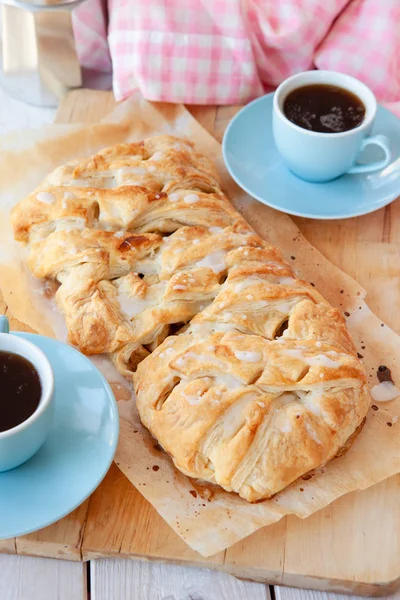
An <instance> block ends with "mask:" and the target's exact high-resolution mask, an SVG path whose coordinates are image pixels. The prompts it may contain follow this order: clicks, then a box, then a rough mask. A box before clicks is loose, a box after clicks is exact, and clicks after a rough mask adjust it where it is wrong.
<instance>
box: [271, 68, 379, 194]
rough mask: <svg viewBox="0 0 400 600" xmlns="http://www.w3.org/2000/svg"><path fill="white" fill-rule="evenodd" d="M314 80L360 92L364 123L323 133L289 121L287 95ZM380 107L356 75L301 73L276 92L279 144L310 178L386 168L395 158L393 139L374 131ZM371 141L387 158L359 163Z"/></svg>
mask: <svg viewBox="0 0 400 600" xmlns="http://www.w3.org/2000/svg"><path fill="white" fill-rule="evenodd" d="M313 84H314V85H315V84H328V85H335V86H338V87H341V88H344V89H345V90H348V91H349V92H352V93H353V94H355V95H356V96H358V98H359V99H360V100H361V101H362V102H363V104H364V106H365V116H364V119H363V121H362V123H361V124H360V125H359V126H358V127H355V128H354V129H350V130H348V131H343V132H339V133H320V132H317V131H310V130H308V129H303V128H302V127H299V126H298V125H296V124H295V123H292V121H289V119H288V118H287V117H286V116H285V114H284V112H283V105H284V102H285V99H286V97H287V96H288V94H289V93H290V92H292V91H293V90H295V89H297V88H299V87H303V86H305V85H313ZM376 108H377V104H376V99H375V96H374V94H373V93H372V91H371V90H370V89H369V88H368V87H367V86H366V85H364V84H363V83H362V82H361V81H358V79H355V78H354V77H350V76H349V75H344V74H343V73H336V72H335V71H306V72H304V73H298V74H297V75H293V76H292V77H289V78H288V79H286V80H285V81H284V82H283V83H281V85H280V86H279V87H278V89H277V90H276V92H275V95H274V104H273V119H272V123H273V134H274V140H275V144H276V147H277V149H278V151H279V153H280V154H281V156H282V159H283V161H284V163H285V164H286V166H287V167H288V168H289V169H290V170H291V171H292V172H293V173H294V174H295V175H297V176H298V177H300V178H301V179H305V180H306V181H312V182H324V181H330V180H331V179H335V178H336V177H339V176H340V175H343V174H344V173H350V174H355V173H367V172H370V171H377V170H379V169H383V168H385V167H386V166H387V165H388V164H389V162H390V160H391V152H390V141H389V139H388V138H387V137H385V136H384V135H370V132H371V129H372V125H373V123H374V119H375V115H376ZM370 144H374V145H377V146H379V147H380V148H381V149H382V150H383V152H384V155H385V156H384V158H383V159H382V160H378V161H375V162H371V163H368V164H356V163H357V159H358V157H359V156H360V154H361V153H362V151H363V150H364V148H366V146H368V145H370Z"/></svg>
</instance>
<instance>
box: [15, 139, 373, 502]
mask: <svg viewBox="0 0 400 600" xmlns="http://www.w3.org/2000/svg"><path fill="white" fill-rule="evenodd" d="M12 222H13V226H14V232H15V237H16V239H17V240H18V241H20V242H22V243H23V244H25V245H26V246H27V250H28V252H27V257H28V258H27V263H28V266H29V269H30V270H31V272H32V273H33V275H34V276H35V277H37V278H40V279H42V280H44V281H45V282H47V283H50V284H51V286H50V287H51V289H56V292H55V300H56V302H57V305H58V307H59V309H60V310H61V312H62V313H63V315H64V317H65V319H66V323H67V329H68V335H69V341H70V342H71V343H72V344H74V345H76V346H77V347H78V348H79V349H80V350H81V351H82V352H84V353H85V354H89V355H90V354H101V353H107V354H109V355H110V356H111V358H112V360H113V361H114V363H115V364H116V366H117V368H118V369H119V371H120V372H121V373H122V374H123V375H125V376H126V377H128V378H131V379H133V382H134V385H135V391H136V394H137V408H138V411H139V415H140V418H141V420H142V422H143V424H144V425H145V426H146V427H147V428H148V429H149V431H150V432H151V433H152V435H153V436H154V437H156V438H157V440H158V441H159V442H160V444H161V445H162V446H163V448H164V449H165V450H166V452H168V453H169V455H170V456H171V458H172V460H173V462H174V464H175V465H176V467H177V468H178V469H179V470H180V471H182V472H183V473H185V474H186V475H188V476H190V477H194V478H198V479H202V480H205V481H209V482H212V483H216V484H218V485H220V486H222V487H223V488H224V489H225V490H227V491H233V492H237V493H238V494H240V496H241V497H243V498H245V499H246V500H248V501H251V502H254V501H258V500H262V499H265V498H268V497H270V496H272V495H273V494H276V493H277V492H279V491H280V490H282V489H283V488H284V487H286V486H287V485H289V484H290V483H291V482H293V481H294V480H295V479H297V478H298V477H299V476H301V475H304V474H305V473H307V472H309V471H310V470H312V469H314V468H316V467H318V466H320V465H322V464H325V463H326V462H327V461H329V460H330V459H332V458H333V457H334V456H336V455H337V454H338V453H340V451H341V449H343V448H345V447H346V443H347V441H348V440H349V439H352V437H351V436H352V435H353V434H354V432H356V430H358V428H359V427H360V425H361V423H362V422H363V420H364V418H365V415H366V412H367V410H368V406H369V401H370V399H369V394H368V389H367V385H366V377H365V373H364V370H363V368H362V365H361V363H360V361H359V360H358V358H357V355H356V353H355V350H354V346H353V344H352V341H351V339H350V337H349V334H348V332H347V329H346V325H345V322H344V319H343V317H342V315H341V314H340V312H339V311H338V310H337V309H334V308H332V307H331V306H330V305H329V304H328V302H326V300H324V298H323V297H322V296H321V295H320V294H319V293H318V292H317V291H316V290H315V288H314V287H312V286H311V285H310V284H309V283H307V282H306V281H302V280H300V279H298V278H297V277H296V275H295V274H294V273H293V271H292V269H291V268H290V266H289V265H288V264H287V263H286V262H285V261H284V259H283V257H282V255H281V253H280V252H279V250H277V249H276V248H275V247H273V246H271V245H270V244H268V243H267V242H266V241H264V240H262V239H261V238H260V237H259V236H258V235H256V233H255V232H254V231H253V230H252V229H251V227H250V226H249V225H248V224H247V223H246V222H245V221H244V219H243V218H242V217H241V216H240V215H239V214H238V213H237V212H236V211H235V210H234V209H233V207H232V206H231V204H230V203H229V201H228V200H227V198H226V197H225V196H224V194H223V192H222V190H221V188H220V185H219V181H218V176H217V173H216V171H215V168H214V166H213V164H212V163H211V162H210V161H209V160H208V159H207V158H206V157H204V156H202V155H200V154H198V153H196V152H195V150H194V147H193V145H192V144H191V143H190V142H188V141H185V140H180V139H177V138H173V137H171V136H160V137H155V138H150V139H148V140H145V141H144V142H141V143H135V144H120V145H118V146H114V147H112V148H106V149H105V150H102V151H101V152H99V153H98V154H96V155H95V156H93V157H91V158H89V159H85V160H82V161H75V162H74V163H73V164H69V165H66V166H64V167H60V168H58V169H56V170H55V171H54V172H53V173H51V174H50V175H49V176H48V177H47V179H46V180H45V181H44V182H43V184H42V185H41V186H40V187H39V188H38V189H36V190H35V191H34V192H33V193H32V194H31V195H30V196H28V197H27V198H26V199H25V200H23V201H22V202H21V203H20V204H18V206H16V207H15V209H14V210H13V212H12Z"/></svg>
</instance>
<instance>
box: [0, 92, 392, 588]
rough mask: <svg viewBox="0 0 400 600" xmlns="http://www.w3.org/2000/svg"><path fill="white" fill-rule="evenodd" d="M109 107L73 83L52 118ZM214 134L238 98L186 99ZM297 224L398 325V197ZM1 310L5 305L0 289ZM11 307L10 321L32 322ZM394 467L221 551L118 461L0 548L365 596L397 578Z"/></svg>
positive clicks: (106, 98)
mask: <svg viewBox="0 0 400 600" xmlns="http://www.w3.org/2000/svg"><path fill="white" fill-rule="evenodd" d="M114 106H115V103H114V100H113V97H112V95H111V94H110V93H108V92H93V91H86V90H80V91H74V92H71V93H70V94H69V95H68V96H67V97H66V98H65V99H64V101H63V102H62V104H61V105H60V108H59V111H58V114H57V118H56V121H57V122H62V123H73V122H74V123H75V122H95V121H97V120H99V119H101V118H102V117H104V116H105V115H106V114H107V113H108V112H109V111H110V110H112V108H113V107H114ZM189 110H190V111H191V112H192V114H193V116H195V117H196V118H197V119H198V120H199V121H200V123H201V124H202V125H203V127H205V128H206V129H208V131H210V132H211V133H212V134H213V135H215V137H217V139H221V136H222V133H223V131H224V129H225V127H226V125H227V124H228V122H229V120H230V119H231V118H232V116H233V115H234V114H235V113H236V112H237V110H238V107H222V108H218V109H216V108H214V107H189ZM296 223H297V224H298V226H299V227H300V229H301V230H302V232H303V233H304V235H305V236H306V237H307V238H308V240H309V241H310V242H311V243H312V244H314V246H316V247H317V248H318V249H319V250H320V251H321V252H322V253H323V254H325V256H327V258H329V259H330V260H331V261H332V262H333V263H335V264H336V265H337V266H339V267H340V268H342V269H343V270H344V271H346V272H347V273H349V274H350V275H352V276H353V277H355V278H356V279H357V280H358V281H359V282H360V284H361V285H363V286H364V287H365V289H366V290H367V292H368V303H369V305H370V307H371V308H372V310H374V312H375V313H376V314H378V315H379V316H380V317H381V318H382V319H383V320H384V321H385V322H386V323H387V324H388V325H389V326H391V327H392V328H393V329H394V330H395V331H396V332H397V333H399V334H400V269H399V265H400V260H399V259H400V251H399V248H400V199H399V200H398V201H397V202H394V203H393V204H391V205H390V206H387V207H386V208H383V209H381V210H379V211H378V212H376V213H373V214H371V215H366V216H364V217H359V218H357V219H349V220H345V221H331V222H329V221H312V220H308V219H296ZM0 313H7V306H6V305H5V303H4V301H3V300H2V297H1V292H0ZM9 316H10V320H11V327H12V328H13V329H22V330H28V328H26V327H25V326H24V325H23V324H22V323H19V322H18V321H16V320H15V319H13V318H12V315H9ZM399 532H400V476H395V477H392V478H390V479H388V480H386V481H384V482H382V483H380V484H378V485H376V486H374V487H372V488H369V489H368V490H366V491H364V492H359V493H352V494H348V495H346V496H344V497H342V498H341V499H339V500H338V501H336V502H335V503H333V504H331V505H330V506H328V507H327V508H325V509H324V510H321V511H320V512H318V513H316V514H314V515H313V516H311V517H309V518H308V519H306V520H301V519H297V518H296V517H288V518H285V519H282V520H281V521H280V522H279V523H277V524H276V525H272V526H270V527H265V528H263V529H261V530H259V531H258V532H256V533H255V534H253V535H251V536H250V537H248V538H246V539H245V540H243V541H241V542H239V543H237V544H235V545H234V546H232V547H231V548H229V549H228V550H226V551H225V552H221V553H219V554H217V555H215V556H213V557H210V558H207V559H206V558H203V557H201V556H200V555H198V554H197V553H196V552H194V551H193V550H191V549H190V548H189V547H187V546H186V545H185V544H184V542H182V541H181V540H180V538H179V537H178V536H177V535H176V534H175V533H174V532H173V531H172V529H170V528H169V526H168V525H167V524H166V523H165V522H164V521H163V519H162V518H161V517H160V516H159V515H158V514H157V513H156V511H155V510H154V509H153V507H152V506H151V505H150V504H149V503H148V502H147V501H146V500H145V499H144V498H143V497H142V496H141V495H140V493H139V492H138V491H137V490H136V489H135V488H134V487H133V486H132V485H131V484H130V482H129V481H128V479H127V478H126V477H125V476H124V475H123V474H122V473H121V472H120V471H119V469H118V468H117V467H116V465H115V464H114V465H113V466H112V468H111V469H110V471H109V473H108V475H107V476H106V478H105V480H104V481H103V483H102V484H101V485H100V486H99V488H98V489H97V490H96V491H95V492H94V494H93V495H92V496H91V498H90V499H89V500H87V501H86V502H85V503H84V504H83V505H82V506H80V507H79V508H78V509H76V510H75V511H74V512H73V513H71V514H70V515H68V516H67V517H65V518H64V519H62V520H61V521H59V522H58V523H55V524H53V525H51V526H50V527H47V528H45V529H42V530H41V531H38V532H36V533H33V534H30V535H27V536H22V537H19V538H15V539H12V540H5V541H0V551H1V552H8V553H18V554H31V555H35V556H46V557H53V558H64V559H71V560H88V559H90V558H95V557H100V556H105V557H113V556H115V557H116V556H119V557H121V556H122V557H124V556H125V557H135V558H141V559H144V560H161V561H172V562H175V563H180V564H186V565H196V566H204V567H208V568H215V569H222V570H225V571H228V572H229V573H232V574H233V575H236V576H238V577H242V578H246V579H254V580H256V581H262V582H267V583H271V584H281V585H282V584H283V585H289V586H297V587H305V588H314V589H320V590H330V591H339V592H347V593H354V594H363V595H381V596H382V595H388V594H390V593H392V592H393V591H394V590H395V589H396V588H397V587H399V586H400V535H399Z"/></svg>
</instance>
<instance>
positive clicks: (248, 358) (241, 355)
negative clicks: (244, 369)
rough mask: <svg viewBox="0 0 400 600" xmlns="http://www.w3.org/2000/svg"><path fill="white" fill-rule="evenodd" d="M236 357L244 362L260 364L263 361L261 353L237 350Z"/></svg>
mask: <svg viewBox="0 0 400 600" xmlns="http://www.w3.org/2000/svg"><path fill="white" fill-rule="evenodd" d="M234 355H235V356H236V358H237V359H238V360H241V361H244V362H253V363H255V362H259V361H260V360H261V359H262V354H261V352H251V351H247V350H235V351H234Z"/></svg>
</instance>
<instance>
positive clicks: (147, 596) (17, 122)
mask: <svg viewBox="0 0 400 600" xmlns="http://www.w3.org/2000/svg"><path fill="white" fill-rule="evenodd" d="M54 116H55V110H52V109H42V108H36V107H31V106H27V105H25V104H22V103H20V102H18V101H15V100H12V99H11V98H9V97H8V96H7V95H6V94H4V92H3V91H2V90H0V133H1V134H4V133H7V132H9V131H12V130H14V129H19V128H22V127H40V126H41V125H43V124H45V123H51V122H52V121H53V120H54ZM269 598H272V599H273V598H276V600H325V599H328V598H331V599H334V598H342V599H343V600H346V598H347V599H350V598H355V597H354V596H337V595H336V594H326V593H319V592H310V591H304V590H295V589H292V588H282V587H277V586H275V587H272V586H267V585H263V584H259V583H252V582H248V581H240V580H238V579H235V577H232V576H231V575H228V574H226V573H222V572H218V571H210V570H208V569H191V568H188V567H179V566H174V565H166V564H161V563H148V562H142V561H134V560H123V559H119V560H111V559H99V560H92V561H91V562H90V563H76V562H69V561H62V560H53V559H45V558H31V557H28V556H17V555H7V554H1V555H0V600H267V599H269ZM392 598H397V599H400V592H399V593H397V594H396V595H395V596H392Z"/></svg>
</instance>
